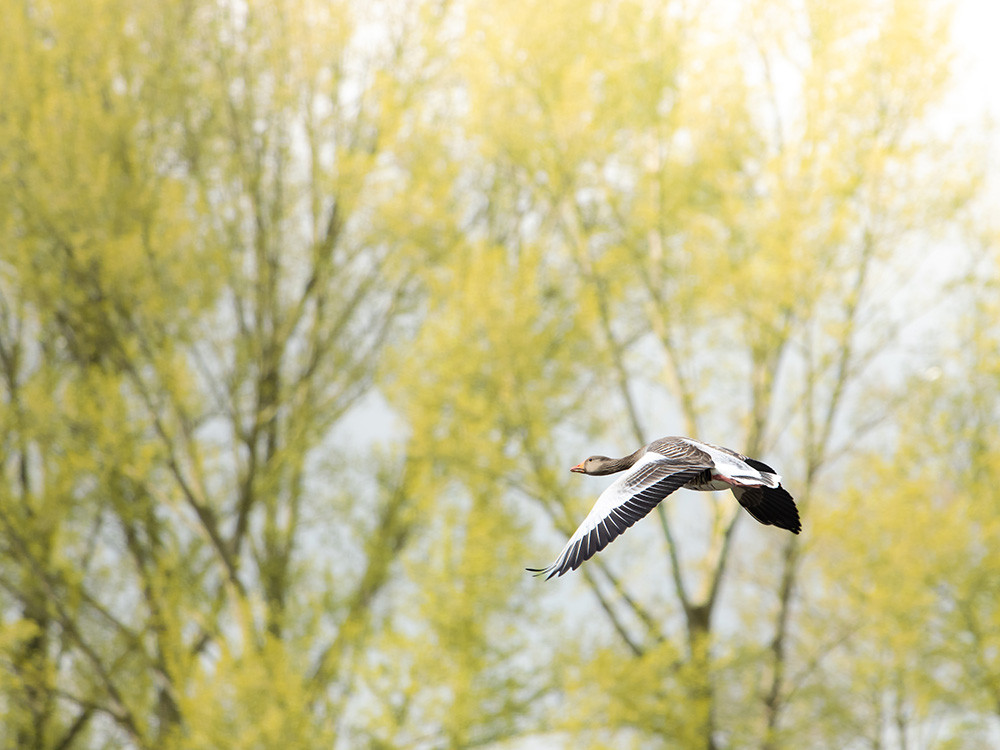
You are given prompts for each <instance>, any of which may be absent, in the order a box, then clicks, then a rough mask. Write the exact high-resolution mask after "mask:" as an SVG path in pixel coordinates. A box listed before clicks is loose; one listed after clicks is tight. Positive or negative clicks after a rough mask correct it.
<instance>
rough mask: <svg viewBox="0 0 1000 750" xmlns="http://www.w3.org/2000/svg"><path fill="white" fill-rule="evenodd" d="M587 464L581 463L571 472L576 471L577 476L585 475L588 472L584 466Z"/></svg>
mask: <svg viewBox="0 0 1000 750" xmlns="http://www.w3.org/2000/svg"><path fill="white" fill-rule="evenodd" d="M585 463H586V461H581V462H580V463H578V464H577V465H576V466H574V467H573V468H572V469H570V471H575V472H576V473H577V474H585V473H586V471H585V470H584V468H583V465H584V464H585Z"/></svg>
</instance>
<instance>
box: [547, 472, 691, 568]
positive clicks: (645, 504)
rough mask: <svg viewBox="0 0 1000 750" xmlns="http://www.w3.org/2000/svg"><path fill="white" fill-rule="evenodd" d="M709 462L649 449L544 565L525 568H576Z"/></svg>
mask: <svg viewBox="0 0 1000 750" xmlns="http://www.w3.org/2000/svg"><path fill="white" fill-rule="evenodd" d="M707 468H709V466H707V465H705V466H692V465H691V464H690V463H678V462H676V461H671V460H669V459H667V458H665V457H664V456H663V455H661V454H658V453H655V452H649V453H646V454H645V455H643V456H642V457H641V458H640V459H639V460H638V461H637V462H636V464H635V466H633V467H632V469H631V470H629V472H628V473H627V474H625V475H624V476H622V477H621V478H619V479H618V480H617V481H616V482H614V483H613V484H612V485H611V486H610V487H608V488H607V489H606V490H604V492H602V493H601V495H600V497H598V498H597V502H596V503H595V504H594V507H593V508H592V509H591V511H590V513H589V514H587V517H586V518H585V519H584V521H583V523H581V524H580V527H579V528H578V529H577V530H576V532H575V533H574V534H573V536H571V537H570V539H569V541H568V542H567V543H566V546H565V547H563V549H562V552H560V553H559V556H558V557H557V558H556V560H555V562H553V563H552V564H551V565H550V566H549V567H547V568H528V570H529V571H531V572H532V573H536V574H538V575H545V574H546V573H547V574H548V575H547V576H546V578H547V579H548V578H552V577H553V576H561V575H563V574H564V573H566V572H567V571H570V570H576V569H577V568H579V567H580V565H581V564H582V563H583V562H584V561H586V560H589V559H590V558H591V557H593V556H594V555H596V554H597V553H598V552H600V551H601V550H602V549H604V548H605V547H607V546H608V545H609V544H611V542H613V541H614V540H615V539H617V538H618V537H619V536H621V535H622V534H623V533H624V532H625V530H626V529H627V528H629V527H630V526H631V525H632V524H634V523H635V522H636V521H638V520H639V519H640V518H642V517H643V516H645V515H647V514H648V513H649V512H650V511H651V510H652V509H653V508H655V507H656V506H657V505H658V504H659V502H660V501H661V500H663V498H665V497H666V496H667V495H669V494H670V493H671V492H673V491H674V490H676V489H677V488H678V487H682V486H683V485H685V484H687V483H688V482H689V481H691V480H692V479H695V478H697V477H698V476H700V475H701V474H702V473H703V472H704V471H705V469H707Z"/></svg>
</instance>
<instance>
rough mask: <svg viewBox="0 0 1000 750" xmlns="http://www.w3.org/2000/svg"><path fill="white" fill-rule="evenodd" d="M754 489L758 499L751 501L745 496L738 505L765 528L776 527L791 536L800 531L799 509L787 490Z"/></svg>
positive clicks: (779, 486) (779, 487)
mask: <svg viewBox="0 0 1000 750" xmlns="http://www.w3.org/2000/svg"><path fill="white" fill-rule="evenodd" d="M754 489H755V490H757V491H758V492H759V494H758V498H759V499H756V500H751V499H750V497H751V496H748V495H747V494H744V495H743V496H742V498H741V499H740V504H741V505H743V507H744V508H745V509H746V511H747V512H748V513H749V514H750V515H751V516H753V517H754V518H755V519H756V520H757V521H759V522H760V523H762V524H764V525H765V526H777V527H778V528H779V529H785V530H786V531H790V532H792V533H793V534H798V533H799V532H801V531H802V521H801V520H800V519H799V509H798V507H797V506H796V505H795V500H794V499H793V498H792V496H791V495H790V494H789V492H788V490H786V489H785V488H784V487H782V486H781V485H778V486H777V487H760V488H754ZM744 500H746V503H745V504H744Z"/></svg>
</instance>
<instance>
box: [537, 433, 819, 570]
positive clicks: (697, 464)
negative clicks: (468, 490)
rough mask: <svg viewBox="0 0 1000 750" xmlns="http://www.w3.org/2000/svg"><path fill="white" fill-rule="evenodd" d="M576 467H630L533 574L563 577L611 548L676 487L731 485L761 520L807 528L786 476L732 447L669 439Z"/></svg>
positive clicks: (597, 471) (609, 470)
mask: <svg viewBox="0 0 1000 750" xmlns="http://www.w3.org/2000/svg"><path fill="white" fill-rule="evenodd" d="M570 471H575V472H578V473H583V474H592V475H603V474H615V473H617V472H621V471H624V472H625V473H624V474H622V475H621V476H620V477H619V478H618V479H617V480H615V482H614V483H613V484H611V486H609V487H608V488H607V489H606V490H604V492H602V493H601V495H600V497H598V498H597V502H596V503H595V504H594V507H593V508H592V509H591V511H590V513H589V514H587V517H586V518H585V519H584V520H583V523H581V524H580V526H579V528H578V529H577V530H576V532H575V533H574V534H573V536H571V537H570V538H569V541H568V542H567V543H566V546H565V547H563V549H562V552H560V553H559V556H558V557H557V558H556V560H555V562H553V563H552V564H551V565H550V566H549V567H547V568H541V569H535V568H529V570H530V571H531V572H532V573H537V574H539V575H544V574H546V573H547V574H548V575H547V578H552V577H553V576H561V575H563V574H564V573H566V572H567V571H570V570H576V569H577V568H578V567H580V565H581V564H582V563H583V562H584V561H586V560H589V559H590V558H591V557H593V556H594V555H595V554H597V553H598V552H600V551H601V550H602V549H604V548H605V547H607V546H608V545H609V544H610V543H611V542H613V541H614V540H615V539H617V538H618V536H620V535H621V534H622V533H624V532H625V530H626V529H627V528H629V527H630V526H631V525H632V524H634V523H635V522H636V521H638V520H639V519H640V518H642V517H643V516H645V515H647V514H648V513H649V512H650V511H651V510H653V508H655V507H656V506H657V505H658V504H659V503H660V501H661V500H663V498H665V497H666V496H667V495H669V494H670V493H671V492H673V491H674V490H677V489H680V488H682V487H683V488H685V489H689V490H700V491H705V492H710V491H712V490H726V489H731V490H732V491H733V494H734V495H735V496H736V499H737V501H739V503H740V505H742V506H743V507H744V508H745V509H746V511H747V512H748V513H749V514H750V515H751V516H753V517H754V518H755V519H756V520H757V521H759V522H760V523H762V524H765V525H773V526H777V527H779V528H782V529H787V530H788V531H791V532H792V533H793V534H798V533H799V532H800V531H801V530H802V524H801V523H800V521H799V511H798V508H796V507H795V501H794V500H793V499H792V496H791V495H790V494H788V492H787V491H786V490H785V489H784V488H783V487H782V486H781V477H780V476H779V475H778V474H777V472H775V471H774V469H772V468H771V467H770V466H768V465H767V464H765V463H764V462H762V461H758V460H756V459H753V458H749V457H747V456H744V455H742V454H741V453H737V452H736V451H733V450H730V449H729V448H722V447H720V446H718V445H711V444H710V443H703V442H701V441H700V440H693V439H691V438H686V437H666V438H661V439H659V440H654V441H653V442H652V443H649V445H644V446H643V447H642V448H640V449H639V450H637V451H636V452H635V453H632V454H630V455H628V456H625V457H624V458H608V457H607V456H591V457H590V458H588V459H587V460H586V461H583V462H581V463H579V464H577V465H576V466H574V467H573V468H572V469H570Z"/></svg>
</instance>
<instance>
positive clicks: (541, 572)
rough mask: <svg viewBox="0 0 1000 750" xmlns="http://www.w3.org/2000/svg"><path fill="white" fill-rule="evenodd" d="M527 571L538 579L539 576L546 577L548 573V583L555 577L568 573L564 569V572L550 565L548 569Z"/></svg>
mask: <svg viewBox="0 0 1000 750" xmlns="http://www.w3.org/2000/svg"><path fill="white" fill-rule="evenodd" d="M525 570H526V571H528V572H529V573H531V575H533V576H534V577H535V578H538V577H539V576H545V574H546V573H548V575H547V576H545V580H546V581H547V580H549V579H550V578H552V577H553V576H561V575H562V574H563V573H565V572H566V570H567V569H566V568H564V569H562V570H559V569H558V568H557V567H556V566H555V565H550V566H549V567H547V568H525Z"/></svg>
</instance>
